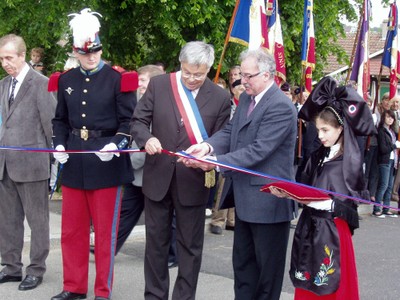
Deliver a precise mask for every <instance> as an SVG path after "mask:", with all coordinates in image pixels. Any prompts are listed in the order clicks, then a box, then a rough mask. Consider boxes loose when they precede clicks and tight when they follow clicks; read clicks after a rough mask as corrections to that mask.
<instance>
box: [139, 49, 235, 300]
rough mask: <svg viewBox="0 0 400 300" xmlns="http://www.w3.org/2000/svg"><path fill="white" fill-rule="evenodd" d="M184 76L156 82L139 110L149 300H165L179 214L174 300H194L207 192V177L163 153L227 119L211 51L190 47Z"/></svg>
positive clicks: (225, 99)
mask: <svg viewBox="0 0 400 300" xmlns="http://www.w3.org/2000/svg"><path fill="white" fill-rule="evenodd" d="M179 61H180V63H181V70H180V71H179V72H177V73H172V74H166V75H161V76H157V77H154V78H152V79H151V80H150V83H149V85H148V88H147V91H146V93H145V94H144V95H143V97H142V99H141V101H140V102H139V104H138V105H137V108H136V110H135V113H134V115H133V118H132V122H131V134H132V135H133V137H134V139H135V141H136V143H137V145H138V146H139V147H140V148H144V149H145V150H146V152H147V155H146V161H145V165H144V173H143V193H144V194H145V224H146V251H145V262H144V272H145V283H146V286H145V299H168V295H169V291H168V290H169V273H168V265H167V263H168V249H169V242H170V233H171V222H172V216H173V211H174V210H175V213H176V231H177V249H178V254H179V264H178V276H177V278H176V282H175V286H174V291H173V295H172V299H195V293H196V286H197V280H198V274H199V271H200V266H201V256H202V250H203V240H204V223H205V214H204V211H205V208H206V203H207V200H208V197H209V188H208V187H206V186H205V172H204V171H202V170H195V169H191V168H186V167H185V166H184V165H182V164H179V163H177V162H176V160H177V158H176V157H175V156H168V155H165V154H163V155H160V154H161V152H162V151H163V150H167V151H172V152H176V151H181V150H184V149H187V148H188V147H189V146H190V145H192V144H197V143H201V142H202V141H203V140H204V139H207V138H208V137H209V136H211V135H212V134H214V133H215V132H217V131H218V130H219V129H221V128H222V127H223V126H224V125H225V123H226V122H227V121H228V119H229V113H230V105H229V93H228V92H227V91H225V90H223V89H221V88H220V87H218V86H217V85H215V84H214V83H213V82H211V81H210V80H209V79H208V78H207V74H208V72H209V70H210V68H211V66H212V65H213V62H214V49H213V47H212V46H211V45H208V44H205V43H203V42H189V43H187V44H186V45H185V46H184V47H183V48H182V50H181V53H180V55H179Z"/></svg>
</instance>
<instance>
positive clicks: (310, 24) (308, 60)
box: [301, 0, 315, 93]
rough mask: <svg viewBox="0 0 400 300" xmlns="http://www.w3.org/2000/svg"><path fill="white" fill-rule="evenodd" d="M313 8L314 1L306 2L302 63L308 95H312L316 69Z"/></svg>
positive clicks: (306, 0)
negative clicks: (313, 77) (313, 75)
mask: <svg viewBox="0 0 400 300" xmlns="http://www.w3.org/2000/svg"><path fill="white" fill-rule="evenodd" d="M313 7H314V4H313V0H304V15H303V36H302V44H301V63H302V65H303V76H304V87H305V89H306V91H307V92H308V93H311V89H312V72H313V71H314V69H315V34H314V17H313Z"/></svg>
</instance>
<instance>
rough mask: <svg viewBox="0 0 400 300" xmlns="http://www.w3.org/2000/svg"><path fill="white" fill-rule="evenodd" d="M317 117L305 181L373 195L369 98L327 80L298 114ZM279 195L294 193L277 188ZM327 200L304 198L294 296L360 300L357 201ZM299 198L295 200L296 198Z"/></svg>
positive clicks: (294, 252) (358, 194)
mask: <svg viewBox="0 0 400 300" xmlns="http://www.w3.org/2000/svg"><path fill="white" fill-rule="evenodd" d="M299 118H301V119H303V120H306V121H315V125H316V127H317V130H318V138H319V139H320V141H321V146H320V147H319V148H318V149H317V150H316V151H315V152H314V153H313V154H312V155H311V157H310V159H309V160H308V162H307V164H306V167H305V170H304V172H303V174H302V180H301V181H302V183H305V184H308V185H312V186H314V187H318V188H321V189H324V190H329V191H333V192H335V193H339V194H343V195H350V196H353V197H359V198H363V199H369V194H368V192H367V190H366V188H365V184H364V180H363V171H362V155H361V153H360V149H359V147H358V144H357V140H356V135H370V134H371V133H373V132H375V131H376V129H375V127H374V124H373V120H372V115H371V112H370V110H369V108H368V105H367V102H365V101H364V99H363V98H361V97H360V96H359V95H358V94H357V92H356V91H355V90H354V89H352V88H348V87H337V83H336V81H335V80H334V79H333V78H330V77H325V78H323V79H322V80H321V81H320V82H319V83H318V84H317V86H316V87H315V88H314V90H313V92H312V93H311V94H310V97H309V98H308V100H307V101H306V103H305V104H304V105H303V107H302V109H301V110H300V112H299ZM271 191H272V193H273V194H275V195H276V196H278V197H288V198H290V196H289V195H288V194H286V193H285V192H282V191H279V190H277V189H276V188H273V189H272V190H271ZM330 196H331V199H329V200H324V201H313V202H309V201H301V202H302V203H303V204H305V205H304V208H303V212H302V214H301V216H300V218H299V222H298V224H297V227H296V231H295V236H294V241H293V247H292V256H291V267H290V271H289V273H290V278H291V280H292V282H293V284H294V286H295V287H296V289H295V298H294V299H295V300H302V299H307V300H311V299H329V300H330V299H337V300H339V299H340V300H342V299H349V300H358V299H359V293H358V279H357V269H356V264H355V256H354V249H353V243H352V234H353V232H354V229H356V228H358V225H359V224H358V214H357V204H356V203H355V202H354V201H352V200H350V199H346V198H345V197H337V196H335V195H330ZM294 200H296V199H294Z"/></svg>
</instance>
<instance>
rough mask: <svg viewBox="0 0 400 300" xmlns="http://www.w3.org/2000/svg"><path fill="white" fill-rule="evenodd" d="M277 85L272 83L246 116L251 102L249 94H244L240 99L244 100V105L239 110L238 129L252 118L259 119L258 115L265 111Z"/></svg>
mask: <svg viewBox="0 0 400 300" xmlns="http://www.w3.org/2000/svg"><path fill="white" fill-rule="evenodd" d="M277 88H278V86H277V85H276V84H275V83H273V84H272V86H271V87H270V88H269V89H268V91H267V92H266V93H265V94H264V96H263V97H262V98H261V99H260V101H259V102H258V103H257V105H256V107H255V108H254V110H253V112H252V113H251V114H250V115H249V117H247V110H248V108H249V105H250V102H251V96H249V95H246V97H244V98H243V99H240V101H242V100H244V102H245V105H244V107H243V109H242V110H241V112H240V116H239V117H240V120H239V130H240V129H242V128H243V127H244V126H246V125H247V124H249V123H250V122H251V121H252V120H254V119H256V120H258V119H259V116H260V115H263V114H264V113H265V109H266V107H267V105H268V102H270V100H271V97H272V96H273V94H275V92H276V89H277ZM240 101H239V103H240Z"/></svg>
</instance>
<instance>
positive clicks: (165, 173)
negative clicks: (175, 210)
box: [131, 74, 230, 205]
mask: <svg viewBox="0 0 400 300" xmlns="http://www.w3.org/2000/svg"><path fill="white" fill-rule="evenodd" d="M196 103H197V106H198V108H199V111H200V115H201V117H202V119H203V123H204V126H205V129H206V131H207V134H208V135H209V136H211V135H212V134H213V133H215V132H217V131H218V130H219V129H220V128H222V126H223V125H225V124H226V122H227V121H228V119H229V113H230V104H229V93H228V92H227V91H225V90H223V89H221V88H220V87H219V86H217V85H216V84H214V83H213V82H211V81H210V80H209V79H208V78H207V79H206V80H205V82H204V84H203V85H202V87H201V88H200V90H199V92H198V94H197V96H196ZM181 120H182V118H181V115H180V113H179V110H178V107H177V105H176V102H175V99H174V96H173V93H172V88H171V83H170V75H169V74H166V75H161V76H156V77H153V78H152V79H151V80H150V83H149V85H148V87H147V90H146V93H145V94H144V95H143V97H142V98H141V99H140V101H139V103H138V105H137V107H136V109H135V112H134V115H133V118H132V122H131V133H132V136H133V138H134V139H135V141H136V143H137V145H138V147H139V148H142V147H144V146H145V144H146V142H147V140H148V139H149V138H151V137H153V136H154V137H156V138H158V139H159V141H160V142H161V146H162V147H163V149H165V150H169V151H172V152H176V151H181V150H186V149H187V148H188V147H189V146H190V145H191V143H190V140H189V138H188V135H187V133H186V130H185V128H184V124H183V122H182V121H181ZM150 124H151V131H150ZM176 160H177V159H176V157H174V156H168V155H165V154H161V155H146V161H145V165H144V171H143V192H144V194H145V195H146V196H147V197H148V198H150V199H151V200H155V201H161V200H162V199H163V198H164V196H165V195H166V194H167V192H168V189H169V186H170V183H171V180H172V178H173V175H174V174H175V175H176V179H177V181H178V198H179V199H180V200H181V204H182V205H202V204H205V203H206V202H207V200H208V195H209V189H208V188H206V187H204V171H202V170H200V169H192V168H187V167H185V166H184V165H183V164H181V163H176Z"/></svg>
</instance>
